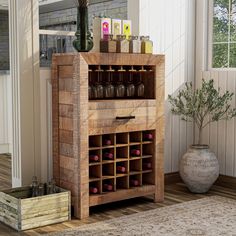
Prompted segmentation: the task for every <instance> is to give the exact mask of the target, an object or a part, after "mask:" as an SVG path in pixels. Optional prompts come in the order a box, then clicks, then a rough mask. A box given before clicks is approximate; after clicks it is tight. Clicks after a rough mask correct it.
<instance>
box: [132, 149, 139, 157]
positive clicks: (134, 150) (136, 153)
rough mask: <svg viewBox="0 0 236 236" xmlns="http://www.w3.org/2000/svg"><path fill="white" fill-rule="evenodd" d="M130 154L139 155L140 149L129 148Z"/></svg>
mask: <svg viewBox="0 0 236 236" xmlns="http://www.w3.org/2000/svg"><path fill="white" fill-rule="evenodd" d="M131 155H132V156H140V155H141V151H140V150H139V149H132V150H131Z"/></svg>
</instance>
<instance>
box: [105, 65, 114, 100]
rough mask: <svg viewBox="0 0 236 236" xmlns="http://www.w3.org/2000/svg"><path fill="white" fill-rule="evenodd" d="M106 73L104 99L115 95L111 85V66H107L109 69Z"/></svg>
mask: <svg viewBox="0 0 236 236" xmlns="http://www.w3.org/2000/svg"><path fill="white" fill-rule="evenodd" d="M107 72H108V80H107V83H106V86H105V92H104V95H105V98H113V97H114V95H115V88H114V85H113V84H112V80H113V72H114V70H113V69H112V66H109V69H108V70H107Z"/></svg>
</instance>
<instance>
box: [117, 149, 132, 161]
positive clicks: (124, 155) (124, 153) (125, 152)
mask: <svg viewBox="0 0 236 236" xmlns="http://www.w3.org/2000/svg"><path fill="white" fill-rule="evenodd" d="M128 158H129V149H128V146H127V147H117V148H116V160H123V159H125V160H126V159H128Z"/></svg>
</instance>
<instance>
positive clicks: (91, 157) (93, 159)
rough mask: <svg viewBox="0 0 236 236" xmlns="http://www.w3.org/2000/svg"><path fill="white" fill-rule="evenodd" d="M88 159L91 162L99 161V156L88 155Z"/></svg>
mask: <svg viewBox="0 0 236 236" xmlns="http://www.w3.org/2000/svg"><path fill="white" fill-rule="evenodd" d="M89 161H91V162H96V161H99V156H98V155H89Z"/></svg>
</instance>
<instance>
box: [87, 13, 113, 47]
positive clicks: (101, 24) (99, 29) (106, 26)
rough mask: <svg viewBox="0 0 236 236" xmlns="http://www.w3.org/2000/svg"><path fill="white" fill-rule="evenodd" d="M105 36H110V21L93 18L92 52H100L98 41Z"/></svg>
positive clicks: (108, 19)
mask: <svg viewBox="0 0 236 236" xmlns="http://www.w3.org/2000/svg"><path fill="white" fill-rule="evenodd" d="M105 34H111V19H110V18H100V17H95V18H94V19H93V43H94V46H93V49H92V51H93V52H100V40H101V39H103V37H104V35H105Z"/></svg>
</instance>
